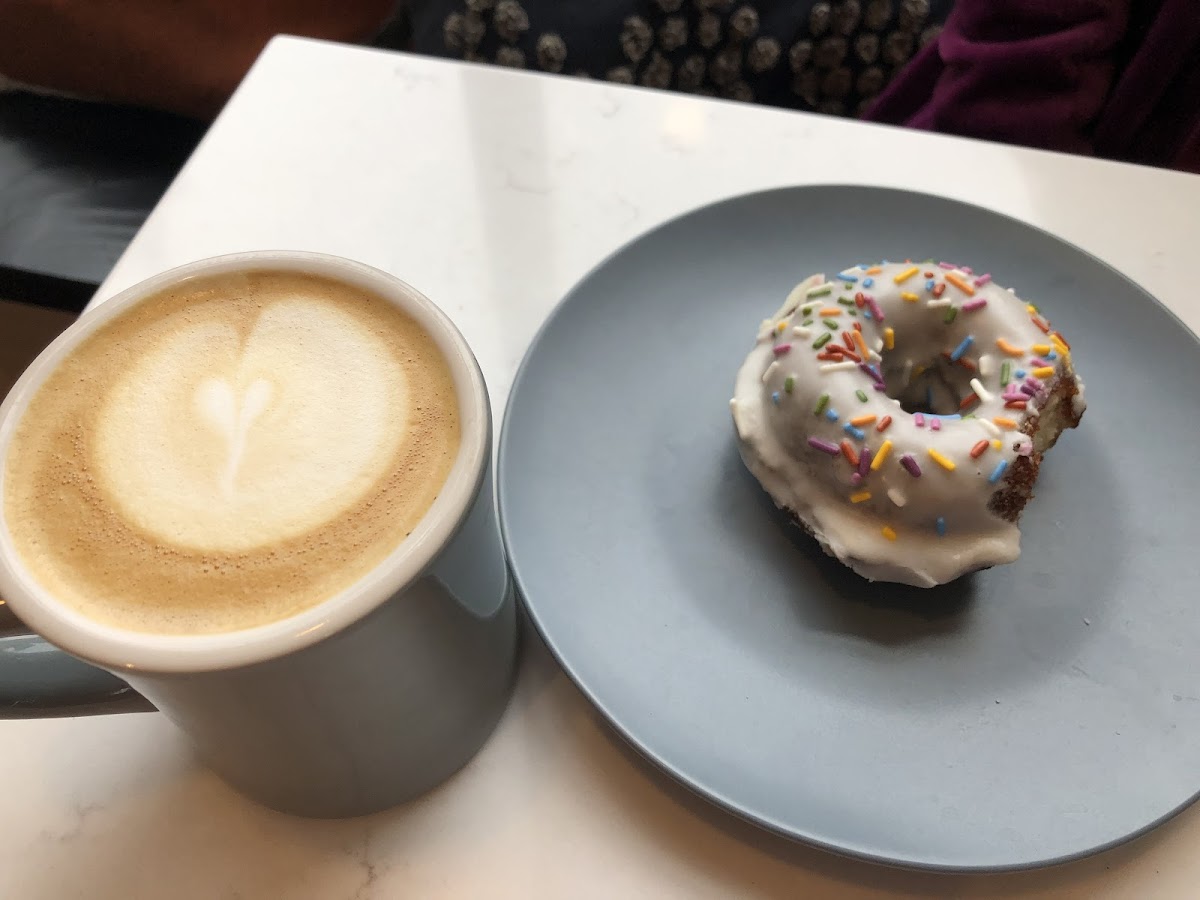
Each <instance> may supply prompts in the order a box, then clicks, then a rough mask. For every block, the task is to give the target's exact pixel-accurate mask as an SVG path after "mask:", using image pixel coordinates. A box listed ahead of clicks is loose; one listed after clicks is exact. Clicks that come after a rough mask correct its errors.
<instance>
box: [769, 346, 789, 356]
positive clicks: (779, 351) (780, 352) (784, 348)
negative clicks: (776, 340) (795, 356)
mask: <svg viewBox="0 0 1200 900" xmlns="http://www.w3.org/2000/svg"><path fill="white" fill-rule="evenodd" d="M773 349H774V351H775V355H776V356H783V354H785V353H787V352H788V351H789V350H791V349H792V345H791V344H776V345H775V347H774V348H773Z"/></svg>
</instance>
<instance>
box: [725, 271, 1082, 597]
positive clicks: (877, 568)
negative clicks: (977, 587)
mask: <svg viewBox="0 0 1200 900" xmlns="http://www.w3.org/2000/svg"><path fill="white" fill-rule="evenodd" d="M730 407H731V410H732V413H733V421H734V427H735V429H736V432H737V437H738V444H739V450H740V452H741V455H742V459H743V460H744V462H745V464H746V466H747V467H748V468H749V469H750V471H751V472H752V473H753V474H754V475H755V477H757V478H758V480H759V482H760V483H761V484H762V486H763V487H764V488H765V489H766V491H767V492H768V493H769V494H770V495H771V498H772V499H773V500H774V501H775V503H776V504H777V505H778V506H779V507H781V508H783V509H786V510H787V511H788V512H789V513H791V515H792V516H793V517H794V518H795V519H796V520H797V521H798V522H799V524H800V525H802V526H803V527H804V528H805V529H806V530H807V531H808V532H810V533H811V534H812V535H813V536H814V537H815V538H816V539H817V541H818V542H819V543H820V545H821V547H822V548H823V549H824V550H825V551H826V552H827V553H829V554H830V555H832V556H835V557H836V558H837V559H839V560H841V561H842V562H843V563H844V564H846V565H847V566H849V567H850V568H851V569H853V570H854V571H855V572H858V573H859V574H860V575H862V576H864V577H866V578H868V579H871V580H878V581H892V582H901V583H904V584H911V585H916V586H919V587H932V586H934V585H937V584H943V583H945V582H947V581H951V580H953V579H955V578H958V577H959V576H961V575H964V574H966V573H968V572H972V571H975V570H978V569H983V568H987V567H989V566H994V565H998V564H1001V563H1008V562H1012V561H1013V560H1015V559H1016V558H1017V556H1018V555H1019V554H1020V532H1019V530H1018V528H1017V525H1016V523H1017V519H1018V518H1019V516H1020V514H1021V510H1022V509H1023V508H1024V506H1025V504H1026V502H1027V501H1028V500H1029V498H1030V497H1031V496H1032V488H1033V483H1034V481H1035V480H1036V478H1037V473H1038V468H1039V466H1040V465H1041V461H1042V454H1043V453H1044V452H1045V451H1046V450H1048V449H1049V448H1050V447H1051V446H1053V444H1054V442H1055V441H1056V440H1057V439H1058V436H1059V434H1060V433H1061V432H1062V431H1063V430H1064V429H1066V428H1074V427H1075V426H1076V425H1078V424H1079V420H1080V417H1081V416H1082V415H1083V411H1084V407H1085V404H1084V398H1083V383H1082V382H1081V381H1080V380H1079V378H1078V377H1077V376H1076V374H1075V370H1074V367H1073V365H1072V363H1071V348H1070V345H1068V344H1067V342H1066V340H1065V339H1064V338H1063V337H1062V335H1061V334H1059V333H1058V332H1057V331H1055V330H1053V329H1052V328H1051V327H1050V324H1049V322H1048V321H1047V320H1046V319H1045V318H1044V317H1043V316H1042V314H1041V313H1040V312H1039V311H1038V310H1037V309H1036V308H1035V307H1034V306H1032V305H1030V304H1027V303H1026V302H1025V301H1024V300H1021V299H1020V298H1018V297H1017V296H1016V295H1015V293H1014V292H1013V291H1011V290H1006V289H1005V288H1002V287H999V286H998V285H996V284H995V283H994V282H993V281H992V279H991V276H990V275H986V274H981V275H976V274H975V273H974V272H973V271H972V270H971V269H970V268H969V267H966V266H956V265H952V264H950V263H944V262H943V263H933V262H923V263H912V262H904V263H888V262H883V263H880V264H879V265H872V266H855V267H853V268H850V269H847V270H846V271H843V272H841V273H840V274H839V275H838V276H837V277H836V278H834V279H832V280H828V281H827V280H826V279H825V277H824V276H823V275H814V276H812V277H811V278H809V279H807V280H806V281H804V282H802V283H801V284H800V285H799V286H797V287H796V288H795V289H794V290H793V291H792V292H791V294H790V295H789V296H788V298H787V300H786V301H785V302H784V304H783V306H782V307H781V308H780V309H779V311H778V312H777V313H776V314H775V315H774V316H772V317H771V318H770V319H767V320H765V321H764V322H763V323H762V325H761V327H760V328H759V332H758V339H757V343H756V344H755V346H754V349H753V350H751V351H750V354H749V356H747V357H746V361H745V363H743V365H742V367H741V369H740V370H739V372H738V374H737V381H736V385H735V389H734V396H733V399H732V400H731V401H730Z"/></svg>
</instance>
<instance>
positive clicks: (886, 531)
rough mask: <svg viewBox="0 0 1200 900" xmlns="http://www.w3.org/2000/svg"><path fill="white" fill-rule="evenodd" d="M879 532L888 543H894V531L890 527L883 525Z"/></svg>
mask: <svg viewBox="0 0 1200 900" xmlns="http://www.w3.org/2000/svg"><path fill="white" fill-rule="evenodd" d="M880 532H881V533H882V534H883V536H884V537H885V538H887V539H888V540H889V541H894V540H895V539H896V529H895V528H893V527H892V526H891V525H884V526H883V528H881V529H880Z"/></svg>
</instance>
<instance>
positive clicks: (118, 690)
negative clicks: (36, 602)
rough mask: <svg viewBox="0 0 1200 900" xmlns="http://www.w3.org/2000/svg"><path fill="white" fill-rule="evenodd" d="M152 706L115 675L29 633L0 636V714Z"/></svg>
mask: <svg viewBox="0 0 1200 900" xmlns="http://www.w3.org/2000/svg"><path fill="white" fill-rule="evenodd" d="M153 710H154V707H153V706H152V705H151V704H150V702H149V701H148V700H146V699H145V698H144V697H143V696H142V695H141V694H139V693H138V692H137V691H135V690H134V689H133V688H131V687H130V686H129V685H127V684H126V683H125V682H124V681H122V680H121V679H120V678H118V677H117V676H115V675H110V674H109V673H108V672H105V671H104V670H103V669H97V668H96V667H95V666H90V665H88V664H87V663H85V662H81V661H80V660H78V659H76V658H75V657H73V656H70V655H69V654H67V653H64V652H63V651H62V650H59V649H58V648H57V647H54V646H52V645H51V644H49V643H47V642H46V641H44V640H43V639H42V638H40V637H38V636H37V635H33V634H9V635H6V636H4V637H0V719H45V718H50V717H52V716H87V715H96V714H99V713H119V712H150V711H153Z"/></svg>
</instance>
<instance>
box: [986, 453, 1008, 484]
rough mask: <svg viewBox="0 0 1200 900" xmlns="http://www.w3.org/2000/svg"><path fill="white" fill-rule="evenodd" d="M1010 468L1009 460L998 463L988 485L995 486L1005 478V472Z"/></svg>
mask: <svg viewBox="0 0 1200 900" xmlns="http://www.w3.org/2000/svg"><path fill="white" fill-rule="evenodd" d="M1007 468H1008V460H1007V459H1002V460H1000V462H998V463H996V468H994V469H992V474H991V475H989V476H988V484H995V483H996V482H997V481H999V480H1000V479H1001V478H1003V477H1004V471H1005V469H1007Z"/></svg>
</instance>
